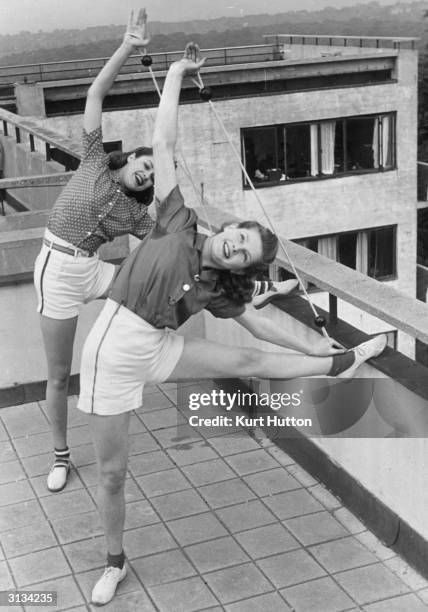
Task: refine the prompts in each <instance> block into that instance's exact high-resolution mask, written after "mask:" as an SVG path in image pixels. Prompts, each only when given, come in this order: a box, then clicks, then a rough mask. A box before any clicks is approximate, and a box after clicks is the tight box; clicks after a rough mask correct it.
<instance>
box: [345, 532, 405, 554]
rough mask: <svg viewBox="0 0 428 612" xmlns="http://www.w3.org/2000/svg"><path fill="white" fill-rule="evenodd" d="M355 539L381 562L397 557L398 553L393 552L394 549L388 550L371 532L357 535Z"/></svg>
mask: <svg viewBox="0 0 428 612" xmlns="http://www.w3.org/2000/svg"><path fill="white" fill-rule="evenodd" d="M355 537H356V538H357V540H358V541H359V542H361V544H364V546H366V547H367V548H368V549H369V550H370V551H371V552H372V553H374V554H375V555H376V557H378V559H380V560H381V561H385V560H386V559H391V558H392V557H395V556H396V552H395V551H393V550H392V548H388V547H387V546H385V545H384V544H382V542H381V541H380V540H379V539H378V538H377V537H376V536H375V535H374V534H373V533H372V532H371V531H363V533H358V534H356V535H355Z"/></svg>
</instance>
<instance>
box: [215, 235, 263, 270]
mask: <svg viewBox="0 0 428 612" xmlns="http://www.w3.org/2000/svg"><path fill="white" fill-rule="evenodd" d="M205 244H206V245H207V249H206V257H207V258H208V259H209V260H210V262H211V263H208V264H205V265H208V266H211V267H213V268H219V269H221V270H232V271H235V272H237V271H239V270H242V269H244V268H248V267H249V266H253V265H255V264H258V263H260V262H261V261H262V257H263V246H262V239H261V237H260V233H259V231H258V230H257V229H256V228H250V229H247V228H241V227H237V226H236V225H228V226H227V227H225V228H224V230H223V231H222V232H220V233H219V234H214V236H211V237H210V238H209V239H208V240H207V241H206V243H205Z"/></svg>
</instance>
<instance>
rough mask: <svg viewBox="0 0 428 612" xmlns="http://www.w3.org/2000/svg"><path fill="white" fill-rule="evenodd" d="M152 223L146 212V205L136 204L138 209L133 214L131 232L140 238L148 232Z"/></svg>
mask: <svg viewBox="0 0 428 612" xmlns="http://www.w3.org/2000/svg"><path fill="white" fill-rule="evenodd" d="M137 205H138V203H137ZM154 224H155V222H154V221H153V219H152V218H151V216H150V215H149V213H148V212H147V207H146V206H143V205H138V211H137V212H136V213H135V212H134V214H133V223H132V226H133V229H132V232H131V234H132V235H133V236H136V237H137V238H140V240H141V239H143V238H144V236H146V235H147V234H148V233H149V231H150V230H151V229H152V227H153V226H154Z"/></svg>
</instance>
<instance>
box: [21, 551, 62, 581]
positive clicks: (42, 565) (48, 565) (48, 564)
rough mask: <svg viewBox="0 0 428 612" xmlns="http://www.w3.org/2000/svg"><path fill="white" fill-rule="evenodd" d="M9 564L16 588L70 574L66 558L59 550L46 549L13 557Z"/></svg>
mask: <svg viewBox="0 0 428 612" xmlns="http://www.w3.org/2000/svg"><path fill="white" fill-rule="evenodd" d="M9 563H10V567H11V570H12V573H13V575H14V577H15V580H16V583H17V585H18V587H24V586H28V585H30V584H34V583H36V582H42V581H46V580H52V579H53V578H56V577H59V576H65V575H67V574H70V573H71V570H70V567H69V565H68V563H67V561H66V558H65V557H64V555H63V553H62V552H61V550H60V549H59V548H48V549H46V550H42V551H39V552H33V553H29V554H27V555H24V556H22V557H15V558H13V559H10V561H9Z"/></svg>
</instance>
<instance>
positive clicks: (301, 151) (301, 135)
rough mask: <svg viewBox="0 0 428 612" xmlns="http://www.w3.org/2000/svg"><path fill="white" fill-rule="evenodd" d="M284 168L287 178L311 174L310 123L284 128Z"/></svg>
mask: <svg viewBox="0 0 428 612" xmlns="http://www.w3.org/2000/svg"><path fill="white" fill-rule="evenodd" d="M285 142H286V145H285V148H286V169H285V173H286V175H287V176H288V178H290V179H293V178H301V177H304V176H311V136H310V125H309V124H307V125H294V126H289V127H287V128H286V130H285Z"/></svg>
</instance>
